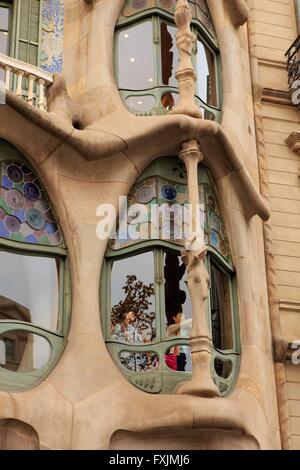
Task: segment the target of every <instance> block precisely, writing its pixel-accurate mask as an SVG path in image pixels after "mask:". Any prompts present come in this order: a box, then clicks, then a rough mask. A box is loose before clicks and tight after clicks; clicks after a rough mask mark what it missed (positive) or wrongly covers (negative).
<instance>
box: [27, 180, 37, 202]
mask: <svg viewBox="0 0 300 470" xmlns="http://www.w3.org/2000/svg"><path fill="white" fill-rule="evenodd" d="M24 194H25V197H27V199H29V200H30V201H38V199H40V190H39V188H38V187H37V185H36V184H35V183H26V184H24Z"/></svg>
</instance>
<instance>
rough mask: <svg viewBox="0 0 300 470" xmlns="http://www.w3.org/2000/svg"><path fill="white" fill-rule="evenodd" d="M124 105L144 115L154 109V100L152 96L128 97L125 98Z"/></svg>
mask: <svg viewBox="0 0 300 470" xmlns="http://www.w3.org/2000/svg"><path fill="white" fill-rule="evenodd" d="M126 103H127V104H128V106H129V108H131V109H133V110H134V111H137V112H140V113H146V112H149V111H151V109H152V108H154V106H155V103H156V100H155V98H154V96H151V95H146V96H128V98H126Z"/></svg>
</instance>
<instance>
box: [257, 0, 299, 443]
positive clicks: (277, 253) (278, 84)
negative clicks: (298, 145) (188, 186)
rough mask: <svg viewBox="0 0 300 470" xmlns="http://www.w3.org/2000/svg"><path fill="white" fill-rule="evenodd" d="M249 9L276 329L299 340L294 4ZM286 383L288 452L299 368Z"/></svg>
mask: <svg viewBox="0 0 300 470" xmlns="http://www.w3.org/2000/svg"><path fill="white" fill-rule="evenodd" d="M253 6H254V10H253V15H254V27H253V33H254V35H255V39H254V41H253V42H254V43H255V53H256V55H257V57H258V65H259V80H260V86H261V87H262V88H263V89H264V91H263V106H262V115H263V134H264V145H265V153H266V157H267V172H268V188H269V196H270V208H271V223H272V235H273V252H274V259H275V267H276V281H277V296H278V300H279V307H280V323H281V331H282V334H283V335H284V336H288V337H290V338H291V337H294V338H300V321H299V315H300V179H299V175H300V158H299V156H298V155H296V154H295V153H293V152H292V150H290V148H289V147H288V146H287V144H286V139H287V138H288V137H289V135H290V134H291V132H293V131H298V132H299V131H300V124H299V111H298V110H297V109H296V108H295V107H293V106H292V105H291V103H290V104H289V103H288V98H289V97H288V94H287V91H288V86H287V73H286V59H285V52H286V51H287V49H288V48H289V47H290V45H291V44H292V42H293V41H294V40H295V38H296V36H297V28H296V16H295V9H294V0H280V1H278V0H276V1H273V0H263V1H262V0H255V1H254V2H253ZM270 90H272V92H273V98H271V95H272V92H271V91H270ZM274 92H275V95H276V97H274ZM271 101H273V102H271ZM284 102H285V104H284ZM286 380H287V385H286V393H287V398H288V403H289V405H288V410H289V416H290V422H289V429H290V432H291V437H292V448H294V449H300V368H299V366H298V367H295V366H292V365H287V366H286Z"/></svg>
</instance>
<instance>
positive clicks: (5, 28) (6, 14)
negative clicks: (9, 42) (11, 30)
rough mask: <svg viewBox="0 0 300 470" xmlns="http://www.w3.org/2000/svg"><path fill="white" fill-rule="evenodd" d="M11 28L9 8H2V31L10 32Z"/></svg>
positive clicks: (0, 19) (0, 15)
mask: <svg viewBox="0 0 300 470" xmlns="http://www.w3.org/2000/svg"><path fill="white" fill-rule="evenodd" d="M8 26H9V8H7V7H3V6H2V7H1V6H0V29H1V30H2V31H8Z"/></svg>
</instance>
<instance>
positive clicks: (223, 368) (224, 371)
mask: <svg viewBox="0 0 300 470" xmlns="http://www.w3.org/2000/svg"><path fill="white" fill-rule="evenodd" d="M214 365H215V371H216V373H217V374H218V376H219V377H221V378H222V379H229V377H230V375H231V372H232V369H233V364H232V361H230V360H228V361H222V360H221V359H215V362H214Z"/></svg>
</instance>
